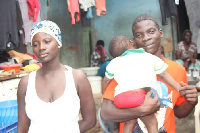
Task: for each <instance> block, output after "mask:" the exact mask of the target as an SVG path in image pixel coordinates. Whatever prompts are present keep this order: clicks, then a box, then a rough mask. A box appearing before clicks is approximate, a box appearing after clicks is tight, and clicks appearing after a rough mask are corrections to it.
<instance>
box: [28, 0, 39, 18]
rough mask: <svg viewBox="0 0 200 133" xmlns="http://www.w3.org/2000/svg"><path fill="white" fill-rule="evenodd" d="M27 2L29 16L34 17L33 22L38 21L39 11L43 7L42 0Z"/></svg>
mask: <svg viewBox="0 0 200 133" xmlns="http://www.w3.org/2000/svg"><path fill="white" fill-rule="evenodd" d="M27 3H28V15H29V17H32V20H33V22H36V20H37V18H38V14H39V11H40V9H41V7H40V2H39V0H27ZM35 9H36V11H35Z"/></svg>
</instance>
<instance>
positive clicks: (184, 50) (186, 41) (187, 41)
mask: <svg viewBox="0 0 200 133" xmlns="http://www.w3.org/2000/svg"><path fill="white" fill-rule="evenodd" d="M191 39H192V32H191V31H190V30H185V31H184V33H183V41H181V42H179V43H178V45H177V48H176V59H177V60H176V61H177V62H178V63H180V64H181V65H183V66H184V67H185V69H186V71H188V70H189V69H197V70H199V61H197V60H196V59H197V46H196V44H194V43H193V42H191Z"/></svg>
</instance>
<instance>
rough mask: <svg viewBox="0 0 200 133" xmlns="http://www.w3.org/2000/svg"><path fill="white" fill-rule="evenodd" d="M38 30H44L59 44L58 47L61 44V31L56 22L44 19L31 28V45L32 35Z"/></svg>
mask: <svg viewBox="0 0 200 133" xmlns="http://www.w3.org/2000/svg"><path fill="white" fill-rule="evenodd" d="M38 32H44V33H47V34H49V35H51V36H52V37H54V38H55V39H56V41H57V42H58V45H59V46H58V47H59V48H60V47H61V46H62V38H61V31H60V28H59V27H58V25H57V24H56V23H54V22H52V21H49V20H44V21H41V22H39V23H37V24H35V25H34V26H33V28H32V29H31V35H30V40H31V45H32V39H33V37H34V35H35V34H37V33H38Z"/></svg>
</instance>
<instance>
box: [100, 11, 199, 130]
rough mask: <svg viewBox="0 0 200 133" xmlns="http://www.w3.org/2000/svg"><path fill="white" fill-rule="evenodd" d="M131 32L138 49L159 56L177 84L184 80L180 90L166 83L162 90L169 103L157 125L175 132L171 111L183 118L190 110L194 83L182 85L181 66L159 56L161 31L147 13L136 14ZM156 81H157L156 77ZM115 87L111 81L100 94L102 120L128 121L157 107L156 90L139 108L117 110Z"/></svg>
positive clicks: (182, 73) (194, 95)
mask: <svg viewBox="0 0 200 133" xmlns="http://www.w3.org/2000/svg"><path fill="white" fill-rule="evenodd" d="M132 32H133V35H134V38H133V40H134V41H135V43H136V45H137V47H138V48H141V47H142V48H144V49H145V51H146V52H148V53H151V54H154V55H156V56H158V57H159V58H161V59H162V60H163V61H164V62H165V63H167V64H168V68H167V70H166V72H167V73H169V74H170V75H171V76H172V77H173V78H174V79H175V80H176V81H177V82H178V83H181V81H183V82H184V83H183V82H182V83H181V85H182V86H184V87H183V89H182V90H180V93H179V92H177V91H174V89H173V88H171V87H170V86H168V85H167V87H168V90H166V91H167V92H168V97H169V99H170V101H171V105H170V106H168V107H167V108H166V109H165V112H164V114H163V115H164V116H163V118H164V124H163V126H162V127H161V128H159V131H160V132H167V133H175V118H174V114H175V115H176V117H178V118H183V117H186V116H187V115H188V114H189V113H190V112H191V111H192V109H193V108H194V107H195V105H196V104H197V90H196V88H195V87H194V86H187V85H186V84H185V83H187V76H186V71H185V69H184V67H182V66H181V65H179V64H178V63H176V62H173V61H171V60H169V59H166V58H164V56H162V55H161V37H162V36H163V32H162V30H161V29H160V28H159V25H158V24H157V22H156V21H155V20H154V18H152V17H151V16H148V15H140V16H138V17H137V18H136V19H135V21H134V23H133V26H132ZM144 76H145V75H144ZM158 80H159V81H161V79H159V78H158ZM133 82H134V81H133ZM162 82H163V81H162ZM116 86H117V82H116V81H115V80H112V81H111V83H110V84H109V85H108V87H107V88H106V90H105V93H104V95H103V98H104V99H103V101H102V107H101V117H102V118H103V119H104V120H106V121H113V122H122V121H128V120H132V119H135V118H139V117H143V116H146V115H149V114H152V113H155V112H156V111H158V110H159V109H160V102H159V100H158V93H157V92H156V93H155V96H154V97H153V98H151V94H152V92H148V93H147V95H146V96H145V100H144V103H143V104H142V105H141V106H139V107H135V108H130V109H128V108H127V109H119V108H117V107H115V105H114V103H113V99H114V90H115V87H116ZM181 95H182V96H181ZM120 132H123V123H120Z"/></svg>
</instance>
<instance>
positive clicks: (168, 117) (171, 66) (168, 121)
mask: <svg viewBox="0 0 200 133" xmlns="http://www.w3.org/2000/svg"><path fill="white" fill-rule="evenodd" d="M162 59H163V61H164V62H165V63H166V64H167V65H168V68H167V69H166V72H167V73H169V74H170V75H171V76H172V78H174V79H175V80H176V81H177V82H178V83H180V82H181V81H183V82H184V83H186V84H188V82H187V75H186V71H185V68H184V67H183V66H181V65H180V64H178V63H177V62H174V61H172V60H169V59H167V58H165V57H163V56H162ZM157 80H158V81H162V80H161V79H160V78H157ZM162 82H164V81H162ZM117 85H118V83H117V82H116V81H115V80H114V79H112V81H111V82H110V84H109V85H108V86H107V88H106V90H105V92H104V94H103V96H102V98H105V99H109V100H112V101H114V92H115V87H116V86H117ZM166 85H167V84H166ZM167 87H168V94H170V92H171V91H172V90H174V89H173V88H172V87H171V86H169V85H167ZM186 101H187V100H186V99H185V97H183V96H180V93H179V92H177V91H173V97H172V104H173V107H174V106H175V105H176V106H180V105H181V104H183V103H184V102H186ZM123 126H124V122H121V123H120V133H123ZM164 127H165V129H166V131H167V133H175V118H174V110H173V109H171V108H169V107H168V108H167V110H166V114H165V121H164Z"/></svg>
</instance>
